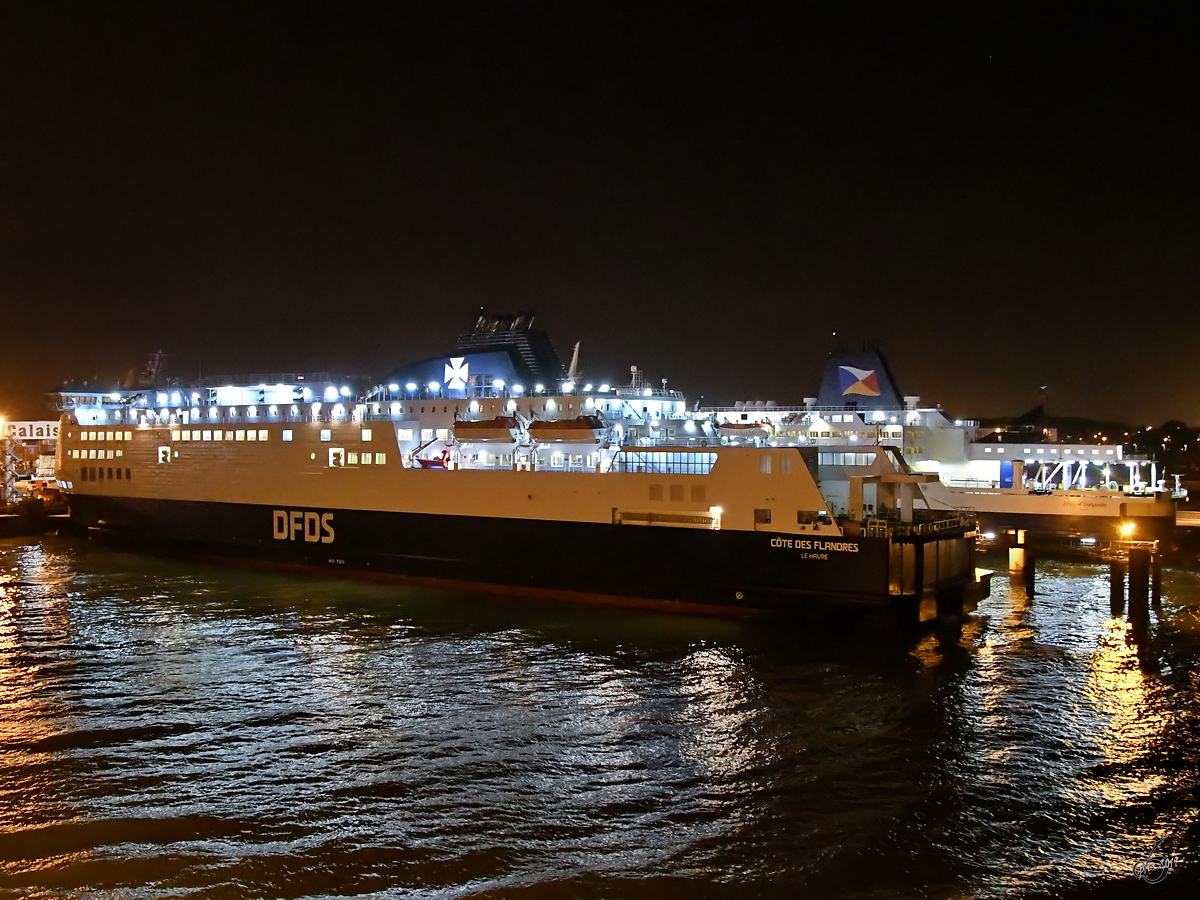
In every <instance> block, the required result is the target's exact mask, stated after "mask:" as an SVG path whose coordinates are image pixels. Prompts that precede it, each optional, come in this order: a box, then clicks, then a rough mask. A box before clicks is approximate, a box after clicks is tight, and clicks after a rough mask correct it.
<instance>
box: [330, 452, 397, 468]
mask: <svg viewBox="0 0 1200 900" xmlns="http://www.w3.org/2000/svg"><path fill="white" fill-rule="evenodd" d="M386 464H387V454H386V453H359V452H358V451H357V450H346V449H345V448H344V447H330V448H329V467H330V468H331V469H343V468H345V467H346V466H370V465H376V466H382V465H386Z"/></svg>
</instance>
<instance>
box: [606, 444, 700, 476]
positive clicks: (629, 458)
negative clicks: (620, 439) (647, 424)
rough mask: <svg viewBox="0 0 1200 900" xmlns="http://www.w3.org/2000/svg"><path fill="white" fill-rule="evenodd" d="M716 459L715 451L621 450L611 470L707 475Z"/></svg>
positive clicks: (657, 473) (656, 473)
mask: <svg viewBox="0 0 1200 900" xmlns="http://www.w3.org/2000/svg"><path fill="white" fill-rule="evenodd" d="M716 461H717V454H715V453H684V452H667V451H651V450H622V451H621V452H620V453H618V454H617V457H616V459H614V460H613V465H612V469H611V471H613V472H647V473H651V474H655V475H707V474H708V473H709V472H711V471H712V467H713V464H714V463H715V462H716Z"/></svg>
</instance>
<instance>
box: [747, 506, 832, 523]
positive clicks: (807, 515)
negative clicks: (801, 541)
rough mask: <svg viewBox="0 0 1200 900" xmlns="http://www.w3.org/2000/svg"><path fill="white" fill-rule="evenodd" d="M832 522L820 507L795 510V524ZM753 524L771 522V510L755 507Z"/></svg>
mask: <svg viewBox="0 0 1200 900" xmlns="http://www.w3.org/2000/svg"><path fill="white" fill-rule="evenodd" d="M832 523H833V519H831V518H830V517H829V513H827V512H826V511H825V510H823V509H820V510H811V509H798V510H796V524H797V525H830V524H832ZM754 524H755V525H770V524H771V510H769V509H756V510H755V511H754Z"/></svg>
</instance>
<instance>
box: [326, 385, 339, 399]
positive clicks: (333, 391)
mask: <svg viewBox="0 0 1200 900" xmlns="http://www.w3.org/2000/svg"><path fill="white" fill-rule="evenodd" d="M325 399H326V400H329V401H333V400H336V399H337V388H335V387H334V386H333V385H330V386H329V387H327V388H325Z"/></svg>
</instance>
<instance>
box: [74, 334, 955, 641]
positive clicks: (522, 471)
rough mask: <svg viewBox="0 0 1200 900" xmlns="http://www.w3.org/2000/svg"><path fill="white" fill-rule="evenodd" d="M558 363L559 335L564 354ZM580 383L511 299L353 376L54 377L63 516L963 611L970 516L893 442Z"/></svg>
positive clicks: (307, 547) (328, 562)
mask: <svg viewBox="0 0 1200 900" xmlns="http://www.w3.org/2000/svg"><path fill="white" fill-rule="evenodd" d="M576 359H577V354H576ZM644 382H645V379H644V377H643V376H642V373H641V372H640V371H639V370H638V369H637V368H636V367H634V368H633V369H632V370H631V377H630V381H629V383H628V384H626V385H621V386H616V387H614V386H611V385H609V384H599V385H597V384H593V383H580V382H579V380H577V367H576V364H575V362H574V361H573V363H572V365H571V367H570V369H569V370H568V369H567V368H566V367H564V366H563V365H562V362H561V360H560V358H559V357H558V355H557V354H556V353H555V351H554V349H553V346H552V345H551V343H550V341H549V339H548V337H547V336H546V335H545V334H544V332H541V331H538V330H536V329H534V328H533V318H532V316H529V315H521V316H488V315H480V317H479V318H478V320H477V321H476V323H475V326H474V328H473V329H472V330H471V331H470V332H468V333H467V334H464V335H463V336H462V337H461V338H460V339H459V341H458V343H457V346H456V348H455V350H454V351H452V352H451V353H449V354H446V355H444V356H438V357H432V358H430V359H426V360H421V361H418V362H415V363H412V364H410V365H407V366H405V367H403V368H401V369H399V370H397V371H396V372H394V373H392V375H391V376H390V377H389V378H388V379H386V380H385V381H384V382H383V383H381V384H378V385H376V386H374V387H371V388H368V389H365V390H358V389H356V388H355V387H354V386H353V385H352V384H351V383H349V382H348V381H344V380H343V381H339V380H335V379H331V378H328V377H319V376H301V375H279V376H272V377H270V378H263V379H261V380H258V382H257V383H253V382H251V381H248V380H247V379H242V380H240V381H238V382H231V383H227V384H222V383H218V382H208V383H204V384H198V385H195V386H191V387H176V388H170V389H159V388H144V389H133V390H116V391H112V392H108V393H96V392H95V391H87V390H80V391H64V392H62V393H61V395H60V397H61V402H62V405H63V414H62V419H61V423H60V431H59V442H58V459H57V472H58V479H59V483H60V486H61V488H62V489H63V491H64V492H65V493H66V495H67V497H68V499H69V505H70V510H71V515H72V517H73V518H74V519H75V520H76V521H77V522H78V523H80V524H81V525H83V526H86V527H87V528H89V529H92V530H94V531H95V532H96V533H97V534H102V535H105V536H108V537H111V538H116V539H127V540H133V541H137V542H139V543H142V544H150V545H155V546H158V547H161V548H165V549H171V550H183V551H186V552H189V553H195V554H205V555H214V556H225V557H240V558H244V559H251V560H256V561H263V562H272V563H283V564H294V563H298V564H303V565H307V566H316V567H321V568H327V569H337V570H342V569H348V570H358V571H361V572H367V573H380V574H387V575H394V576H401V577H404V578H408V579H417V580H421V581H429V582H434V583H469V584H473V585H480V586H487V587H490V588H493V589H498V590H504V591H517V592H521V593H525V594H531V595H535V596H536V595H542V594H545V595H550V596H564V597H568V598H578V599H602V600H611V601H615V602H635V603H644V604H648V605H661V606H665V607H668V608H671V609H690V610H695V611H730V610H739V611H750V610H762V609H772V610H784V611H802V610H805V609H810V608H812V607H814V606H818V605H823V604H826V603H828V602H830V601H833V602H843V603H847V604H856V605H858V604H865V605H868V606H872V607H875V608H879V609H889V610H892V611H894V612H895V613H897V614H898V615H900V616H901V617H903V618H907V619H928V618H931V617H933V616H935V615H937V614H939V613H958V612H961V610H962V604H963V598H964V593H967V592H969V591H970V590H972V589H973V586H974V584H975V566H974V554H975V535H976V531H975V523H974V521H973V520H972V519H971V518H970V517H969V516H966V515H963V514H962V513H961V512H960V511H959V510H955V509H938V508H937V507H936V504H934V503H933V502H931V500H930V498H928V497H927V496H926V493H925V492H926V491H927V490H928V489H929V488H930V487H931V486H932V487H936V486H937V476H936V475H931V474H928V473H920V472H915V471H913V470H912V469H911V468H910V467H909V466H908V465H907V464H906V463H905V462H904V460H903V457H902V456H901V454H900V453H899V452H897V451H896V450H895V449H894V448H892V447H889V446H885V445H880V446H875V447H865V446H854V445H853V444H850V443H847V444H845V445H832V444H831V445H829V446H828V447H822V448H821V449H820V450H817V449H816V448H811V447H800V446H767V445H762V446H758V445H753V444H752V445H746V444H744V443H741V444H734V443H731V442H730V441H728V440H723V439H722V437H721V435H720V434H719V433H718V431H717V429H715V428H714V427H713V424H712V422H711V421H709V420H707V419H705V418H704V417H700V418H697V417H696V416H695V415H693V414H690V413H689V412H688V410H687V403H686V399H685V398H684V396H683V395H682V394H680V393H679V392H678V391H674V390H668V389H667V388H666V385H665V383H664V384H663V386H662V387H661V388H652V387H649V386H647V385H646V384H645V383H644Z"/></svg>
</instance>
